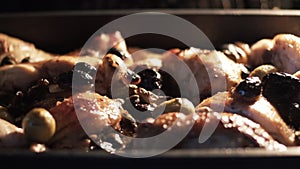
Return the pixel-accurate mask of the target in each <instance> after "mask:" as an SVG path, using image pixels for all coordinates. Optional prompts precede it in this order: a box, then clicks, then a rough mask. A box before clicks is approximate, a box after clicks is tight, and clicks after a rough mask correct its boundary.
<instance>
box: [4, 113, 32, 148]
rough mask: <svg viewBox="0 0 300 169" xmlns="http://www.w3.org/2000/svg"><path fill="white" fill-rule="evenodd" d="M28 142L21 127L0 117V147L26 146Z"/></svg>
mask: <svg viewBox="0 0 300 169" xmlns="http://www.w3.org/2000/svg"><path fill="white" fill-rule="evenodd" d="M28 144H29V142H28V140H26V138H25V136H24V132H23V129H22V128H20V127H17V126H16V125H14V124H12V123H10V122H8V121H6V120H3V119H1V118H0V149H1V148H27V146H28Z"/></svg>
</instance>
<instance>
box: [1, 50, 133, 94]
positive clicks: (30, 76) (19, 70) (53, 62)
mask: <svg viewBox="0 0 300 169" xmlns="http://www.w3.org/2000/svg"><path fill="white" fill-rule="evenodd" d="M78 62H85V63H88V64H90V65H92V66H95V69H96V68H98V70H97V75H96V80H95V83H96V85H95V86H96V89H95V90H96V91H97V92H99V93H100V94H102V95H109V92H110V85H111V84H110V82H111V78H112V76H113V74H114V73H115V72H117V71H118V72H119V73H118V74H117V76H116V78H117V82H120V83H123V82H124V83H126V82H127V81H126V78H129V76H134V75H135V74H134V73H133V72H132V71H130V70H129V69H127V67H126V65H125V64H124V62H123V60H122V59H121V58H119V57H117V56H116V55H113V54H107V55H106V56H105V57H104V58H103V60H99V59H97V58H95V57H73V56H59V57H52V58H51V59H49V60H46V61H41V62H35V63H23V64H16V65H7V66H2V67H0V87H1V89H0V93H9V94H13V95H14V94H15V93H16V92H17V91H19V90H21V91H26V90H27V89H28V88H29V87H30V86H31V85H33V84H34V83H36V82H37V81H38V80H39V79H43V78H44V79H48V80H49V81H50V82H53V81H54V80H55V79H57V78H58V76H59V75H60V74H63V73H68V72H72V70H73V68H74V66H75V65H76V63H78ZM98 66H99V67H98ZM132 79H134V78H132Z"/></svg>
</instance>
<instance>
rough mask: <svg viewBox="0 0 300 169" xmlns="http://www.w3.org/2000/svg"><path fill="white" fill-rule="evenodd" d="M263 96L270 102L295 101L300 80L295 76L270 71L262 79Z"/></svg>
mask: <svg viewBox="0 0 300 169" xmlns="http://www.w3.org/2000/svg"><path fill="white" fill-rule="evenodd" d="M262 86H263V92H262V94H263V96H264V97H266V98H267V99H268V100H270V101H272V102H281V103H284V102H287V101H289V102H290V101H297V100H298V97H299V94H300V81H299V79H298V78H297V77H295V76H293V75H291V74H288V73H282V72H274V73H270V74H268V75H266V76H264V78H263V79H262Z"/></svg>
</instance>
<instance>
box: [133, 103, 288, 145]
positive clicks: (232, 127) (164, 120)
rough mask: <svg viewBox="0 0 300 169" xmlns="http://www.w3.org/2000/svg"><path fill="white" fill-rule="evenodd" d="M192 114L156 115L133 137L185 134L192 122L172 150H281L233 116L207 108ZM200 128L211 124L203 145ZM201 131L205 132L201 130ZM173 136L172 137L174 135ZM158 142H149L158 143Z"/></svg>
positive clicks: (245, 120)
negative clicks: (165, 133) (211, 131)
mask: <svg viewBox="0 0 300 169" xmlns="http://www.w3.org/2000/svg"><path fill="white" fill-rule="evenodd" d="M196 112H197V113H195V114H193V115H188V116H185V115H182V114H181V113H179V112H170V113H167V114H163V115H160V116H159V117H158V118H156V119H155V120H149V119H148V121H149V122H146V123H140V124H139V125H138V128H137V137H142V138H145V137H152V136H155V135H157V134H160V133H162V132H170V131H173V132H174V130H175V131H177V132H182V131H185V128H187V127H189V124H191V123H192V122H194V124H193V126H192V128H191V130H190V131H189V132H188V134H187V136H186V137H185V138H184V139H183V140H181V141H180V142H179V143H178V144H177V145H176V146H175V147H174V148H176V149H195V148H241V147H263V148H265V149H268V150H285V149H286V146H285V145H282V144H280V143H278V142H277V141H275V140H274V139H273V138H272V137H271V136H270V135H269V134H268V133H267V132H266V131H265V130H264V129H263V128H262V127H261V126H260V125H259V124H257V123H255V122H253V121H251V120H249V119H248V118H245V117H243V116H240V115H237V114H233V113H226V112H222V113H217V112H213V111H212V110H211V109H210V108H208V107H206V108H203V107H202V108H200V109H198V110H196ZM204 125H206V127H207V126H209V125H215V126H216V128H215V130H214V132H213V133H212V134H211V136H209V138H208V139H207V140H205V142H203V143H200V142H199V134H200V132H201V131H202V130H203V129H205V128H204ZM204 132H205V131H204ZM175 136H176V134H175ZM160 142H161V140H157V142H153V144H160Z"/></svg>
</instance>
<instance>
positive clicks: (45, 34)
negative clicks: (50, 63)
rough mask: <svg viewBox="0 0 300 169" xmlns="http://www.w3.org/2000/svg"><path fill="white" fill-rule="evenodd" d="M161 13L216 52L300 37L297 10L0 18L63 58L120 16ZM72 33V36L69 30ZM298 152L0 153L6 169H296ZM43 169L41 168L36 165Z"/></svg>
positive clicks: (169, 44)
mask: <svg viewBox="0 0 300 169" xmlns="http://www.w3.org/2000/svg"><path fill="white" fill-rule="evenodd" d="M149 11H151V12H153V11H154V12H164V13H169V14H174V15H177V16H179V17H182V18H184V19H186V20H188V21H190V22H191V23H193V24H194V25H196V26H197V27H199V28H200V29H201V30H202V31H203V32H204V33H205V34H206V36H207V37H208V38H209V39H210V40H211V42H212V43H213V45H214V46H215V47H216V48H218V47H219V46H220V45H222V44H224V43H228V42H234V41H243V42H246V43H250V44H251V43H254V42H255V41H257V40H259V39H262V38H272V37H273V36H274V35H276V34H278V33H292V34H295V35H297V36H299V35H300V11H298V10H203V9H202V10H190V9H189V10H185V9H177V10H151V9H148V10H116V11H115V10H103V11H56V12H38V13H10V14H1V15H0V32H2V33H6V34H8V35H11V36H15V37H18V38H20V39H23V40H25V41H29V42H32V43H34V44H35V45H36V47H38V48H40V49H43V50H45V51H48V52H52V53H60V54H64V53H67V52H70V51H72V50H74V49H78V48H80V47H82V46H83V45H84V43H85V42H86V40H87V39H88V38H89V37H90V36H91V35H92V34H93V33H94V32H95V31H97V30H98V29H99V28H100V27H102V26H103V25H105V24H106V23H108V22H110V21H112V20H115V19H117V18H119V17H122V16H125V15H128V14H133V13H136V12H149ZM70 30H71V31H70ZM149 36H150V35H147V36H143V35H141V36H135V37H131V38H128V39H126V43H127V45H128V46H137V47H141V48H149V47H150V48H153V47H157V48H162V49H169V48H173V47H182V48H184V47H185V46H184V44H182V43H180V42H178V41H176V40H174V39H170V38H168V37H164V36H157V35H151V38H152V40H145V38H147V37H148V38H149ZM299 160H300V148H299V147H291V148H288V150H287V151H284V152H276V151H266V150H264V149H260V148H247V149H243V148H241V149H240V148H239V149H186V150H170V151H168V152H166V153H163V154H160V155H157V156H154V157H150V158H137V159H136V158H125V157H120V156H116V155H113V154H109V153H107V152H105V151H96V152H82V151H73V150H72V151H71V150H61V151H50V152H47V153H41V154H37V153H33V152H30V151H27V150H14V149H10V150H1V151H0V162H1V164H4V165H5V166H10V167H14V166H22V167H26V166H28V167H34V168H54V167H60V166H61V165H64V166H68V167H93V168H95V167H97V168H120V167H130V168H153V167H155V168H156V167H159V168H162V167H172V168H183V167H186V166H190V165H194V166H195V167H199V168H206V167H209V168H218V166H220V168H276V166H284V167H285V168H289V169H290V168H298V167H297V165H298V163H299ZM40 165H42V166H40Z"/></svg>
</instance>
